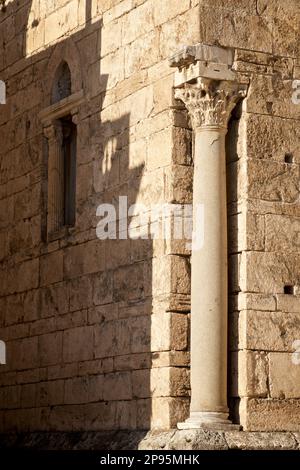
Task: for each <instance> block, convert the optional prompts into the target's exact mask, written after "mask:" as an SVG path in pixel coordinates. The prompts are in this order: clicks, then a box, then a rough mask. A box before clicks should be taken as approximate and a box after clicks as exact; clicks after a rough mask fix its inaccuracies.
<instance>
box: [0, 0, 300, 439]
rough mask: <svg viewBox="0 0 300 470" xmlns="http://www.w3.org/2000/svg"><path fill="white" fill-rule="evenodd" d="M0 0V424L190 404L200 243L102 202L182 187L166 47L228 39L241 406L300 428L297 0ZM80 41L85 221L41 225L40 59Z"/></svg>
mask: <svg viewBox="0 0 300 470" xmlns="http://www.w3.org/2000/svg"><path fill="white" fill-rule="evenodd" d="M6 4H7V8H6V11H5V12H0V78H1V79H2V80H5V82H6V84H7V95H8V96H7V105H5V106H1V107H0V142H1V148H0V261H1V267H0V326H1V336H0V339H1V340H5V342H6V344H7V365H5V366H3V365H1V366H0V367H1V369H0V372H1V374H0V403H1V406H0V407H1V414H0V428H1V430H2V431H30V430H31V431H36V430H66V431H70V430H107V429H148V428H150V427H154V428H171V427H175V425H176V423H177V422H178V421H181V420H183V419H185V418H186V417H187V414H188V406H189V398H188V397H189V377H188V366H189V356H188V349H189V344H188V313H189V293H190V273H189V270H190V266H189V255H190V253H189V251H188V250H187V248H186V245H185V243H184V242H183V243H178V242H177V243H175V242H168V241H162V240H106V241H100V240H98V239H97V238H96V225H97V222H98V220H99V219H98V218H97V217H96V209H97V206H98V205H99V204H101V203H109V202H114V204H117V202H118V198H119V196H128V198H129V204H132V203H144V204H146V206H147V207H149V205H150V204H151V203H159V202H162V203H165V202H170V203H180V204H184V203H190V202H191V194H192V173H193V168H192V151H191V142H192V138H191V131H190V125H189V122H188V119H187V114H186V111H185V110H184V109H183V108H182V106H181V105H180V104H179V103H177V102H176V101H174V99H173V89H172V85H173V73H174V72H173V70H172V69H170V68H169V64H168V57H169V56H170V55H172V54H173V53H174V52H176V50H177V49H178V48H179V47H180V45H182V44H196V43H198V42H203V43H205V44H217V45H221V46H226V47H232V48H234V49H235V63H234V68H235V69H236V70H237V71H238V72H240V73H241V74H245V75H247V76H248V77H249V79H250V88H249V91H248V97H247V98H246V99H245V100H244V102H243V105H242V109H237V110H236V112H235V114H234V116H233V119H232V120H231V124H230V130H229V134H228V138H227V143H228V145H227V147H228V152H227V153H228V194H229V200H228V219H229V251H230V259H229V261H230V274H231V283H230V293H231V296H230V351H231V353H230V396H231V412H232V415H233V418H234V421H235V422H240V423H241V424H242V425H243V427H244V429H246V430H250V431H252V430H258V431H260V430H268V431H276V430H293V431H295V430H299V422H300V400H299V399H300V388H299V387H300V386H299V384H300V377H299V374H300V366H299V365H296V364H295V363H294V362H293V361H292V358H293V352H294V350H295V349H294V346H293V344H294V341H295V340H298V339H299V340H300V323H299V318H300V317H299V315H300V313H299V311H300V308H299V303H300V302H299V285H300V278H299V259H298V258H299V243H298V238H299V237H298V235H299V230H300V229H299V228H298V226H299V220H300V209H299V207H300V206H299V163H300V153H299V143H298V140H299V127H298V126H297V124H298V122H299V117H300V105H299V106H296V105H294V104H293V103H292V100H291V98H292V92H293V90H292V81H293V80H294V79H296V78H300V76H299V74H300V72H299V71H300V65H299V56H300V52H299V47H300V40H299V39H300V38H299V34H300V32H299V31H300V30H299V15H300V11H299V6H300V5H299V2H298V1H297V0H286V1H285V2H282V1H281V0H226V1H225V0H200V1H197V0H180V1H177V0H123V1H120V0H23V1H22V2H21V1H18V0H9V1H7V2H6ZM199 10H200V14H199ZM70 51H73V55H74V54H75V57H77V60H78V63H77V67H78V76H82V88H83V90H84V102H83V104H82V105H80V107H79V113H78V124H77V133H78V138H77V147H78V148H77V194H76V198H77V213H76V226H75V228H74V229H72V230H70V232H69V234H68V236H66V237H64V238H63V239H60V240H58V241H54V242H51V243H47V242H46V241H45V221H46V212H45V211H46V202H45V201H46V198H47V194H46V181H47V174H46V157H47V145H46V142H45V139H44V138H43V134H42V124H41V122H40V120H39V118H38V113H39V112H40V111H42V110H43V109H44V108H45V107H46V106H48V105H49V103H48V102H47V96H48V92H49V89H50V88H51V83H49V76H51V73H53V74H54V72H55V70H52V71H51V70H50V72H51V73H50V75H49V64H52V63H54V64H55V63H56V62H55V60H56V59H55V60H54V59H53V58H56V57H57V58H58V59H59V58H61V60H63V59H66V60H68V58H69V57H71V56H72V53H70ZM74 51H75V53H74ZM72 57H73V56H72ZM57 65H59V62H58V63H57ZM78 76H73V77H72V80H74V81H76V80H78ZM291 288H292V289H293V294H291ZM284 292H287V293H284Z"/></svg>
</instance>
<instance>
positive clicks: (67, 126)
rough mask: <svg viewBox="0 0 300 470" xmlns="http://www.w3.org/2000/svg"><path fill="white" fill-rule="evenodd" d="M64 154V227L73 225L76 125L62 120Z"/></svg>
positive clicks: (65, 119) (67, 119) (70, 119)
mask: <svg viewBox="0 0 300 470" xmlns="http://www.w3.org/2000/svg"><path fill="white" fill-rule="evenodd" d="M62 129H63V154H64V225H66V226H73V225H75V213H76V125H75V124H74V123H73V122H72V118H71V117H67V118H64V119H62Z"/></svg>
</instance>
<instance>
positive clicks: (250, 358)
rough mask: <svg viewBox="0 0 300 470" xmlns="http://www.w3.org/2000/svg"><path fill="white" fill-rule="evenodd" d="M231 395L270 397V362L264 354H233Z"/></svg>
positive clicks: (250, 352)
mask: <svg viewBox="0 0 300 470" xmlns="http://www.w3.org/2000/svg"><path fill="white" fill-rule="evenodd" d="M230 362H231V376H230V388H231V390H230V395H231V396H235V397H267V396H268V361H267V355H266V353H264V352H256V351H239V352H234V353H232V354H231V359H230Z"/></svg>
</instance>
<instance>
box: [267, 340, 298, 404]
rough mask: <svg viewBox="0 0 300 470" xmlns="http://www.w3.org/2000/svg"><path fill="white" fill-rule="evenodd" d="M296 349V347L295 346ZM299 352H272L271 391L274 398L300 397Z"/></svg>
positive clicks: (270, 368)
mask: <svg viewBox="0 0 300 470" xmlns="http://www.w3.org/2000/svg"><path fill="white" fill-rule="evenodd" d="M295 349H296V348H295ZM297 359H298V357H297V353H295V352H294V353H292V354H287V353H280V352H278V353H270V355H269V370H270V378H269V381H270V393H271V397H272V398H281V399H282V398H299V396H300V368H299V364H298V362H299V361H298V360H297Z"/></svg>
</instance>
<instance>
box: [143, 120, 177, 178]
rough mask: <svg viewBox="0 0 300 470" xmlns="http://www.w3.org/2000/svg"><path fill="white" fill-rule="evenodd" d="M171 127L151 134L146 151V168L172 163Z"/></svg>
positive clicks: (149, 169) (150, 169)
mask: <svg viewBox="0 0 300 470" xmlns="http://www.w3.org/2000/svg"><path fill="white" fill-rule="evenodd" d="M172 137H173V135H172V129H171V128H168V129H164V130H163V131H160V132H157V133H155V134H152V135H151V136H150V138H149V144H148V152H147V170H148V171H152V170H155V169H156V168H160V167H164V166H168V165H170V164H171V163H172V147H173V144H172V140H173V139H172Z"/></svg>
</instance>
